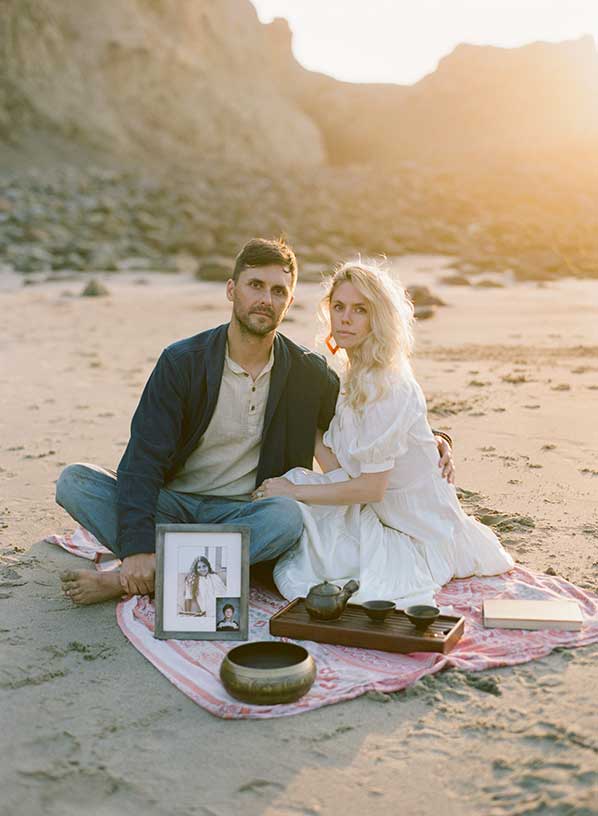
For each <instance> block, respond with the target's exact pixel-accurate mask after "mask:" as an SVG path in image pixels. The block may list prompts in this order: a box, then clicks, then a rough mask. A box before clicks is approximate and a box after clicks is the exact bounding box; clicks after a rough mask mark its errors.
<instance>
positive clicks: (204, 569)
mask: <svg viewBox="0 0 598 816" xmlns="http://www.w3.org/2000/svg"><path fill="white" fill-rule="evenodd" d="M197 571H198V573H199V574H200V575H203V576H205V575H207V574H208V573H209V571H210V569H209V567H208V565H207V564H204V562H203V561H200V562H199V564H198V565H197Z"/></svg>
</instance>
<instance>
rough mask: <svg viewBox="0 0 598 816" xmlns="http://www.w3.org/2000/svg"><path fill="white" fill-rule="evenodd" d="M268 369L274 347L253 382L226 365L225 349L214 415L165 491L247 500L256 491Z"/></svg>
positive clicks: (234, 366) (230, 363) (228, 360)
mask: <svg viewBox="0 0 598 816" xmlns="http://www.w3.org/2000/svg"><path fill="white" fill-rule="evenodd" d="M273 365H274V346H273V347H272V349H271V351H270V358H269V360H268V362H267V363H266V365H265V366H264V368H263V369H262V370H261V371H260V373H259V374H258V376H257V378H256V379H255V380H253V379H252V378H251V376H250V375H249V374H248V373H247V372H246V371H245V370H244V369H243V368H241V366H240V365H238V364H237V363H235V361H234V360H231V358H230V357H229V354H228V344H227V347H226V354H225V358H224V367H223V369H222V381H221V383H220V392H219V394H218V401H217V403H216V408H215V409H214V414H213V416H212V419H211V420H210V424H209V425H208V427H207V429H206V432H205V434H204V435H203V436H202V438H201V439H200V440H199V444H198V446H197V447H196V448H195V450H194V451H193V453H191V455H190V456H189V458H188V459H187V461H186V462H185V464H184V465H183V467H182V468H181V469H180V470H179V472H178V473H177V474H176V476H175V477H174V478H173V479H172V480H171V481H170V482H169V483H168V485H167V487H168V488H169V489H170V490H178V491H179V492H181V493H194V494H196V495H203V496H223V497H226V498H229V499H241V500H248V499H249V497H250V494H251V493H252V491H253V490H254V488H255V480H256V475H257V466H258V461H259V456H260V444H261V441H262V429H263V427H264V415H265V413H266V403H267V401H268V391H269V388H270V372H271V371H272V366H273Z"/></svg>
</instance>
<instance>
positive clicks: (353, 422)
mask: <svg viewBox="0 0 598 816" xmlns="http://www.w3.org/2000/svg"><path fill="white" fill-rule="evenodd" d="M370 390H371V395H370V400H369V401H368V403H367V404H366V406H365V408H364V409H363V412H362V413H361V414H358V413H357V412H356V411H354V410H353V409H352V408H351V406H350V405H349V404H348V402H347V401H346V399H345V398H344V396H343V394H342V393H341V394H340V395H339V398H338V402H337V406H336V413H335V415H334V418H333V420H332V422H331V423H330V427H329V429H328V431H327V432H326V434H325V435H324V444H325V445H327V446H328V447H329V448H331V449H332V451H333V452H334V453H335V454H336V457H337V459H338V461H339V464H340V466H341V467H340V468H339V469H337V470H334V471H330V472H328V473H316V472H314V471H310V470H306V469H304V468H294V469H293V470H291V471H289V472H288V473H287V474H285V475H286V478H287V479H289V480H290V481H292V482H293V483H294V484H328V483H330V482H337V481H346V480H347V479H348V478H349V477H351V478H356V477H358V476H359V475H360V474H362V473H376V472H381V471H387V470H390V471H391V473H390V479H389V483H388V488H387V490H386V493H385V495H384V498H383V500H382V501H381V502H376V503H373V504H366V505H350V506H342V507H341V506H332V505H306V504H303V503H300V507H301V510H302V512H303V517H304V524H305V527H304V532H303V535H302V537H301V539H300V540H299V541H298V542H297V544H295V546H294V547H292V548H291V549H290V550H288V551H287V552H286V553H285V554H284V555H283V556H281V558H279V560H278V562H277V563H276V566H275V568H274V580H275V582H276V585H277V587H278V589H279V590H280V592H281V594H282V595H283V596H284V597H285V598H287V599H289V600H291V599H293V598H296V597H299V596H301V597H305V596H306V595H307V593H308V592H309V589H310V587H312V586H314V584H318V583H320V582H321V581H324V580H328V581H333V582H334V583H338V584H344V583H345V582H346V581H348V580H349V579H351V578H356V579H358V580H359V582H360V589H359V592H358V593H356V594H355V595H354V596H353V598H352V599H351V602H352V603H363V602H364V601H367V600H375V599H384V600H394V601H395V602H396V603H397V606H398V607H399V608H404V607H405V606H408V605H410V604H413V603H429V604H431V603H433V602H434V594H435V593H436V592H437V591H438V589H439V588H440V587H441V586H442V585H443V584H446V583H447V582H448V581H450V579H451V578H465V577H467V576H470V575H497V574H499V573H502V572H505V571H507V570H509V569H511V567H513V559H512V558H511V556H510V555H509V554H508V553H507V552H506V551H505V550H504V549H503V547H502V545H501V544H500V542H499V540H498V539H497V537H496V536H495V535H494V533H493V532H492V530H490V529H489V528H488V527H485V526H484V525H483V524H481V523H480V522H478V521H476V520H475V519H474V518H472V517H471V516H468V515H466V514H465V513H464V512H463V510H462V508H461V506H460V504H459V500H458V498H457V494H456V491H455V488H454V486H453V485H450V484H449V483H448V482H447V481H446V480H445V479H443V478H442V475H441V471H440V468H439V467H438V449H437V446H436V440H435V438H434V435H433V433H432V431H431V429H430V426H429V424H428V420H427V414H426V402H425V398H424V395H423V393H422V391H421V389H420V387H419V385H418V384H417V382H416V381H415V380H414V379H413V376H412V375H411V374H410V373H408V374H405V375H401V374H399V373H398V372H397V373H396V374H393V375H392V376H391V375H389V380H388V387H387V391H386V393H385V394H384V395H383V396H382V397H381V398H377V387H376V386H375V385H374V384H373V383H372V384H371V389H370Z"/></svg>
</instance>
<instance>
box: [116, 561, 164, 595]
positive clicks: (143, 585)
mask: <svg viewBox="0 0 598 816" xmlns="http://www.w3.org/2000/svg"><path fill="white" fill-rule="evenodd" d="M155 574H156V556H155V554H154V553H138V554H137V555H129V556H127V558H125V559H124V561H123V564H122V567H121V570H120V584H121V586H122V588H123V590H124V592H126V593H127V595H153V594H154V576H155Z"/></svg>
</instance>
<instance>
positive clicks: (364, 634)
mask: <svg viewBox="0 0 598 816" xmlns="http://www.w3.org/2000/svg"><path fill="white" fill-rule="evenodd" d="M464 625H465V618H457V617H453V616H451V615H440V617H439V618H437V620H436V621H434V623H432V624H431V625H430V626H429V627H428V628H427V629H426V630H425V631H424V632H423V633H422V634H419V633H418V632H417V631H416V629H415V626H414V625H413V624H412V623H411V622H410V621H409V620H408V619H407V617H406V616H405V613H404V612H402V611H401V610H398V609H397V610H395V611H394V612H391V613H390V615H389V616H388V617H387V618H386V620H385V621H383V622H381V623H374V622H373V621H371V620H370V619H369V618H368V616H367V615H366V613H365V609H363V607H361V606H358V605H357V604H347V606H346V607H345V611H344V612H343V614H342V615H341V616H340V618H337V619H336V620H332V621H321V620H314V619H313V618H310V616H309V615H308V613H307V610H306V609H305V598H295V600H294V601H291V603H290V604H288V605H287V606H285V607H283V609H281V610H280V611H279V612H277V613H276V614H275V615H272V617H271V618H270V634H271V635H276V636H277V637H288V638H294V639H297V640H315V641H317V642H318V643H335V644H336V645H337V646H359V647H361V648H362V649H380V650H382V651H384V652H401V653H403V654H409V653H410V652H440V653H442V654H446V653H447V652H450V650H451V649H452V648H453V646H454V645H455V643H457V641H458V640H459V639H460V637H461V635H462V634H463V628H464Z"/></svg>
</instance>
